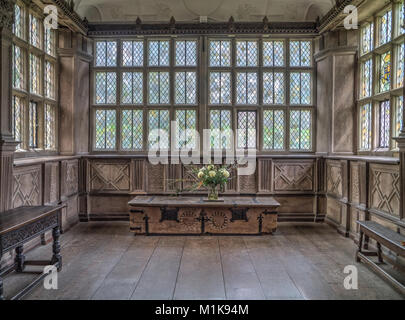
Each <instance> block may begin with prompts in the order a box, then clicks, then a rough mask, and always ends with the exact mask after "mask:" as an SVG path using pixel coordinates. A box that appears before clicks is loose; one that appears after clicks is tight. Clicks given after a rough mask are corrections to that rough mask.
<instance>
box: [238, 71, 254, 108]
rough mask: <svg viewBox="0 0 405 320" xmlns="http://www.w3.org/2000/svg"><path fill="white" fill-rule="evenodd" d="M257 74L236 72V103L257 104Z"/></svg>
mask: <svg viewBox="0 0 405 320" xmlns="http://www.w3.org/2000/svg"><path fill="white" fill-rule="evenodd" d="M257 87H258V85H257V73H256V72H238V73H237V74H236V103H237V104H257Z"/></svg>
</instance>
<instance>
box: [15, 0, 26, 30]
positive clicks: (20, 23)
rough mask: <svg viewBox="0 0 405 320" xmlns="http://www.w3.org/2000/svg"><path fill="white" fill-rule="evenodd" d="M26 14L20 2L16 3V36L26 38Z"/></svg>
mask: <svg viewBox="0 0 405 320" xmlns="http://www.w3.org/2000/svg"><path fill="white" fill-rule="evenodd" d="M24 26H25V14H24V9H23V8H22V7H20V6H19V5H18V4H15V5H14V24H13V33H14V35H15V36H16V37H19V38H24Z"/></svg>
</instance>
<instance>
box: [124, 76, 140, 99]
mask: <svg viewBox="0 0 405 320" xmlns="http://www.w3.org/2000/svg"><path fill="white" fill-rule="evenodd" d="M121 86H122V88H121V103H123V104H143V73H142V72H123V73H122V82H121Z"/></svg>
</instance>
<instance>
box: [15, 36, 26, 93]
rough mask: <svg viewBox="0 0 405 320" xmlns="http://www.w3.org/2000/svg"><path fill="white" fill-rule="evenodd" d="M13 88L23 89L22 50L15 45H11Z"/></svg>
mask: <svg viewBox="0 0 405 320" xmlns="http://www.w3.org/2000/svg"><path fill="white" fill-rule="evenodd" d="M13 87H14V88H16V89H25V83H24V52H23V49H21V48H20V47H19V46H17V45H15V44H13Z"/></svg>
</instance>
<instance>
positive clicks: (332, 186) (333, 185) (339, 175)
mask: <svg viewBox="0 0 405 320" xmlns="http://www.w3.org/2000/svg"><path fill="white" fill-rule="evenodd" d="M326 191H327V192H328V193H329V194H332V195H334V196H336V197H339V198H342V197H343V167H342V163H341V162H340V161H334V160H328V161H327V162H326Z"/></svg>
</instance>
